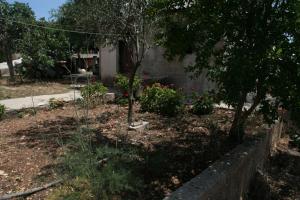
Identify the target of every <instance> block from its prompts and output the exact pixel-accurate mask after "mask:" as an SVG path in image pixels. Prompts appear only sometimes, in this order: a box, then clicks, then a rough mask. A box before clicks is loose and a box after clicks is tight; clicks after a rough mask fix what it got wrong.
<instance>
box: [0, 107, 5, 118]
mask: <svg viewBox="0 0 300 200" xmlns="http://www.w3.org/2000/svg"><path fill="white" fill-rule="evenodd" d="M4 113H5V106H4V105H2V104H0V119H2V118H3V116H4Z"/></svg>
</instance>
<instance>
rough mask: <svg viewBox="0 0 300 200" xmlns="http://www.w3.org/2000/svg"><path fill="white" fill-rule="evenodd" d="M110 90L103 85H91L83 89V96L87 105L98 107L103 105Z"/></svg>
mask: <svg viewBox="0 0 300 200" xmlns="http://www.w3.org/2000/svg"><path fill="white" fill-rule="evenodd" d="M107 91H108V89H107V87H105V86H104V85H103V84H102V83H94V84H89V85H87V86H85V87H84V88H82V89H81V95H82V98H83V100H84V102H85V103H87V104H89V105H90V106H96V105H99V104H101V103H103V97H104V95H105V94H106V93H107Z"/></svg>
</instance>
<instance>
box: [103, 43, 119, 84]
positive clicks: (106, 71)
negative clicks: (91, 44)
mask: <svg viewBox="0 0 300 200" xmlns="http://www.w3.org/2000/svg"><path fill="white" fill-rule="evenodd" d="M118 54H119V50H118V47H112V46H106V47H103V48H102V49H101V65H100V66H101V67H100V76H101V80H102V81H103V82H104V83H106V84H112V83H113V79H114V77H115V76H116V75H117V73H118V71H119V55H118Z"/></svg>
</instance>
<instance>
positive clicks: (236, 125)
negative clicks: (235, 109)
mask: <svg viewBox="0 0 300 200" xmlns="http://www.w3.org/2000/svg"><path fill="white" fill-rule="evenodd" d="M244 128H245V120H244V119H243V116H242V114H237V113H236V114H235V116H234V120H233V122H232V125H231V128H230V132H229V137H230V139H231V140H232V141H234V142H235V143H241V142H243V138H244V135H245V130H244Z"/></svg>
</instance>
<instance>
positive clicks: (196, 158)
mask: <svg viewBox="0 0 300 200" xmlns="http://www.w3.org/2000/svg"><path fill="white" fill-rule="evenodd" d="M126 111H127V109H126V107H120V106H118V105H115V104H109V105H103V106H99V107H97V108H94V109H91V110H90V111H89V113H88V115H86V112H85V110H83V109H78V108H76V109H75V107H74V105H71V104H69V105H67V106H65V107H64V108H62V109H57V110H47V109H41V110H39V111H38V112H37V114H36V115H31V114H30V113H29V112H25V111H23V112H21V113H18V114H13V115H10V116H7V117H6V118H5V119H4V120H2V121H0V134H1V135H0V158H1V159H0V196H1V195H3V194H6V193H11V192H17V191H25V190H28V189H31V188H34V187H37V186H41V185H42V184H44V183H48V182H51V181H53V180H56V179H57V178H59V177H57V174H56V173H55V170H54V169H55V166H56V164H57V158H58V157H59V156H60V155H61V154H62V149H63V146H64V142H65V141H66V138H69V137H71V136H72V134H73V132H74V131H75V130H76V129H77V128H78V127H80V126H85V125H87V124H88V125H89V127H90V128H92V129H93V130H95V132H96V133H97V136H98V139H99V140H100V141H102V142H103V143H110V144H114V145H132V146H135V147H139V148H142V149H143V150H144V151H146V152H147V153H148V156H149V159H153V162H152V163H153V165H155V166H156V167H157V166H159V167H158V168H159V170H158V171H157V169H158V168H155V169H154V168H152V167H151V166H148V167H147V168H145V171H144V172H143V176H144V179H145V180H146V183H147V187H148V188H147V189H146V191H148V193H147V194H148V195H149V198H148V199H161V198H162V197H163V196H165V195H166V194H168V193H170V192H172V191H173V190H175V189H176V188H178V187H180V186H181V185H182V184H183V183H184V182H186V181H188V180H190V179H191V178H192V177H194V176H195V175H197V174H199V173H200V172H201V171H202V170H203V169H205V168H206V167H208V166H209V165H210V164H211V163H212V162H214V161H215V160H216V159H218V158H220V157H221V156H222V155H223V154H224V153H226V152H228V151H229V150H231V149H232V148H233V147H234V146H233V145H232V144H230V143H229V142H228V141H227V131H228V129H229V128H230V123H231V120H232V117H233V112H232V111H230V110H223V109H216V110H215V111H214V113H213V114H211V115H208V116H202V117H198V116H195V115H192V114H190V113H188V112H186V113H183V114H181V115H179V116H178V117H176V118H166V117H162V116H159V115H156V114H150V113H140V112H139V108H138V106H136V107H135V112H136V115H135V118H136V119H139V120H145V121H148V122H150V127H149V130H147V131H145V132H143V133H140V132H135V131H128V129H127V125H126ZM251 123H252V124H251V126H252V127H259V124H256V122H251ZM48 192H51V189H50V190H47V191H46V192H41V193H38V194H36V195H33V196H31V197H28V198H27V199H44V198H45V196H46V195H47V193H48Z"/></svg>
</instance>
